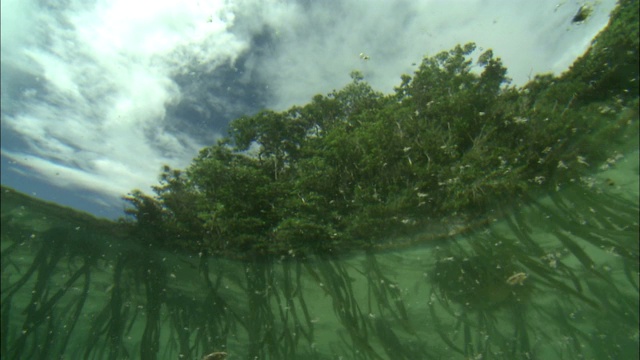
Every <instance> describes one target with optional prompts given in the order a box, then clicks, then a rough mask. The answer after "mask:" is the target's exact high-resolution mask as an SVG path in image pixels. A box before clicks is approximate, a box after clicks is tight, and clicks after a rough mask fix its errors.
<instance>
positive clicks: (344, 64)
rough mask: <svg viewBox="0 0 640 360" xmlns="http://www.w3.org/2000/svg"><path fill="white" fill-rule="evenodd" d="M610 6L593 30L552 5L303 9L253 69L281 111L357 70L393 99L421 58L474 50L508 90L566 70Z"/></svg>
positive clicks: (389, 4) (597, 14) (600, 8)
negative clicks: (490, 53) (501, 74)
mask: <svg viewBox="0 0 640 360" xmlns="http://www.w3.org/2000/svg"><path fill="white" fill-rule="evenodd" d="M614 5H615V0H605V1H601V2H599V3H598V5H594V6H596V9H595V11H594V15H593V16H592V17H591V18H590V19H589V21H587V22H586V23H585V24H582V25H572V24H571V18H572V17H573V15H574V14H575V12H576V11H577V9H578V8H579V6H580V5H579V4H574V3H570V2H566V1H560V2H558V1H556V0H544V1H533V2H532V1H529V2H527V1H502V0H489V1H480V0H467V1H454V2H451V1H444V0H431V1H405V0H396V1H385V0H372V1H357V0H350V1H349V0H348V1H339V2H334V3H332V4H331V6H328V5H327V4H326V3H325V2H309V5H307V6H304V7H300V8H299V9H298V12H297V13H296V16H295V17H294V18H291V19H287V20H288V21H286V22H282V23H281V24H280V25H274V27H273V28H272V29H271V38H272V39H273V44H272V45H271V46H272V48H273V49H272V50H271V51H270V53H269V54H268V55H266V56H263V57H262V58H261V59H260V61H259V63H260V68H261V69H262V70H261V75H262V76H263V79H264V82H265V83H266V84H268V86H269V89H270V90H271V92H272V98H271V103H270V105H272V106H273V107H276V108H279V109H284V108H287V107H289V106H291V105H292V104H303V103H306V102H308V101H309V99H310V98H311V97H312V96H313V95H315V94H317V93H327V92H330V91H332V90H333V89H336V88H340V87H342V86H343V85H344V84H345V83H347V82H348V81H350V80H349V77H348V74H349V73H350V71H352V70H354V69H358V70H361V71H362V72H363V74H364V75H365V80H367V81H368V82H369V83H370V84H371V85H372V86H373V87H374V88H375V89H378V90H381V91H383V92H385V93H389V92H392V91H393V87H394V86H397V85H398V84H399V81H400V75H401V74H403V73H407V74H412V73H413V71H415V69H417V67H416V66H412V63H418V64H419V63H420V61H421V60H422V58H423V56H425V55H428V56H430V55H435V54H436V53H438V52H440V51H443V50H449V49H451V48H452V47H454V46H455V45H456V44H464V43H467V42H470V41H473V42H475V43H476V44H477V45H478V47H479V48H484V49H488V48H492V49H493V50H494V54H495V55H496V56H499V57H501V58H502V60H503V62H504V63H505V65H506V66H507V67H508V69H509V76H510V77H511V78H512V79H513V82H514V84H519V85H523V84H524V83H525V82H526V81H527V80H528V78H529V75H530V74H531V75H535V74H536V73H546V72H555V73H559V72H562V71H565V70H566V69H567V67H568V66H569V65H570V64H571V63H572V62H573V61H574V60H575V58H576V57H577V56H579V55H581V54H582V53H583V52H584V51H585V50H586V48H587V47H588V45H589V43H590V41H591V39H592V38H593V36H595V34H596V33H597V32H598V31H600V29H601V28H602V27H604V26H605V25H606V23H607V21H608V14H609V12H610V11H611V9H612V8H613V7H614ZM360 53H365V54H366V55H368V56H369V60H367V61H364V60H362V59H361V58H360V57H359V54H360Z"/></svg>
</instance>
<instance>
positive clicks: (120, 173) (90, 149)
mask: <svg viewBox="0 0 640 360" xmlns="http://www.w3.org/2000/svg"><path fill="white" fill-rule="evenodd" d="M2 5H3V9H2V10H3V11H2V13H3V22H2V25H3V29H2V33H3V38H2V61H3V78H2V85H3V86H2V87H3V102H2V125H3V130H7V131H10V132H11V133H12V134H13V136H15V137H18V138H20V139H21V140H23V142H24V143H26V144H27V145H28V147H27V148H14V149H7V148H6V147H5V146H4V144H3V156H6V157H8V158H11V159H13V160H14V161H16V162H18V163H20V164H22V165H26V166H28V167H29V168H30V169H31V170H32V171H33V174H32V175H34V176H39V177H41V178H44V179H48V180H49V181H51V182H52V183H55V184H56V185H59V186H62V187H69V188H78V187H79V188H84V189H89V190H93V191H96V192H100V193H103V194H107V195H109V196H114V197H118V196H121V195H122V194H125V193H127V192H128V191H129V190H131V189H132V188H141V189H144V190H148V189H149V186H150V185H152V184H153V183H154V180H155V179H156V178H157V174H158V172H159V169H160V168H161V165H162V164H165V163H166V164H170V165H171V166H180V167H182V166H185V165H186V164H188V162H189V160H190V159H191V157H192V156H194V155H195V154H196V153H197V150H198V149H199V148H201V147H202V146H204V145H207V144H201V143H198V142H197V141H193V140H194V139H191V138H190V137H189V136H185V134H183V133H181V132H180V131H179V128H180V126H179V124H176V123H174V122H172V119H168V118H167V117H166V109H167V107H168V106H172V105H175V104H177V103H179V102H180V101H181V100H182V95H181V89H180V87H179V86H178V85H177V84H176V82H175V81H174V77H175V76H177V75H179V74H180V73H182V72H184V71H185V69H188V68H192V67H194V66H197V67H198V69H199V70H200V71H203V72H211V71H214V70H215V69H216V68H217V67H219V66H221V65H223V64H227V63H230V62H233V61H234V60H235V59H236V58H237V57H238V56H239V55H240V54H241V53H242V52H243V51H245V50H246V48H247V46H248V44H249V42H248V39H242V38H239V37H238V36H236V35H234V34H233V33H232V32H230V31H229V29H230V27H232V26H233V24H234V15H233V6H227V5H225V4H223V3H220V2H209V3H206V2H202V3H201V2H199V1H192V2H175V1H139V2H131V1H121V0H118V1H112V0H108V1H98V2H96V3H93V4H89V3H87V2H84V1H77V2H70V3H69V5H68V6H66V7H64V8H51V7H45V6H44V5H37V4H36V3H35V2H29V1H15V0H14V1H10V0H8V1H7V2H5V1H3V3H2ZM9 12H10V13H11V16H8V15H7V16H5V14H6V13H9ZM5 18H10V19H16V18H17V19H28V20H24V21H23V20H19V21H14V22H13V23H7V24H5V21H4V20H5ZM6 34H11V36H5V35H6ZM5 38H6V39H7V41H5ZM5 61H6V62H5ZM5 72H6V73H9V74H12V75H11V76H9V77H8V78H7V79H5V76H4V75H5ZM17 87H21V88H22V90H21V91H18V90H15V89H16V88H17ZM5 89H10V90H9V91H7V93H9V95H8V96H9V98H6V99H5V91H4V90H5ZM5 100H7V101H6V102H5ZM5 104H11V106H9V105H7V106H5ZM52 173H56V174H57V176H55V177H50V176H51V174H52Z"/></svg>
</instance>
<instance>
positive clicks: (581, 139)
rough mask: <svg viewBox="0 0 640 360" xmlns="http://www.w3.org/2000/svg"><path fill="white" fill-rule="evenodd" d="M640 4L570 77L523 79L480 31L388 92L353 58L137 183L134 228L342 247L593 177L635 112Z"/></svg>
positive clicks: (273, 249)
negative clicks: (314, 89)
mask: <svg viewBox="0 0 640 360" xmlns="http://www.w3.org/2000/svg"><path fill="white" fill-rule="evenodd" d="M637 7H638V3H637V1H626V2H621V4H620V6H619V7H618V9H617V10H616V12H614V16H613V18H614V19H616V18H620V19H622V21H612V25H610V26H609V27H608V29H607V30H606V31H604V32H603V33H602V34H601V35H600V36H599V37H597V39H596V40H595V42H594V45H593V46H592V47H591V49H590V50H589V51H588V52H587V53H586V54H585V55H584V56H583V57H582V58H580V59H579V60H578V61H576V63H575V64H574V66H573V67H572V69H571V70H570V71H569V72H567V73H566V74H564V75H562V76H560V77H554V76H551V75H539V76H536V77H535V78H534V79H533V80H532V81H530V82H529V83H528V84H526V85H525V86H524V87H513V86H509V85H508V84H509V79H508V78H507V77H506V74H507V69H506V68H505V67H504V66H503V64H502V62H501V61H500V59H499V58H496V57H495V56H494V54H493V52H492V51H491V50H488V51H485V52H484V53H482V54H480V55H479V56H478V58H477V60H475V61H474V56H473V54H474V51H475V49H476V46H475V44H473V43H469V44H466V45H464V46H456V47H455V48H454V49H452V50H450V51H445V52H441V53H439V54H437V55H435V56H432V57H425V58H424V59H423V61H422V63H421V65H420V67H419V69H418V70H417V71H416V72H415V74H414V75H413V76H409V75H403V76H402V79H401V83H400V85H399V86H398V87H397V88H396V89H395V93H393V94H390V95H383V94H381V93H379V92H376V91H374V90H373V89H372V88H371V86H369V84H367V83H366V81H364V79H363V76H362V74H360V73H359V72H353V73H352V74H351V76H352V82H351V83H350V84H348V85H347V86H346V87H344V88H343V89H341V90H339V91H333V92H332V93H330V94H328V95H326V96H323V95H316V96H315V97H313V99H312V101H311V102H310V103H308V104H306V105H304V106H294V107H292V108H290V109H289V110H286V111H282V112H275V111H270V110H265V111H261V112H259V113H258V114H255V115H253V116H245V117H241V118H239V119H236V120H234V121H233V122H232V123H231V124H230V128H229V132H228V137H227V138H225V139H223V140H221V141H219V142H218V143H217V144H215V145H213V146H210V147H207V148H204V149H202V150H201V151H200V153H199V155H198V156H197V157H196V158H195V159H194V161H193V163H192V164H191V165H190V166H189V167H188V168H187V169H186V170H184V171H181V170H175V169H170V168H169V167H165V169H164V171H163V173H162V176H161V182H160V185H159V186H157V187H155V192H156V195H155V196H154V197H151V196H147V195H145V194H143V193H141V192H139V191H134V192H133V193H132V194H130V195H129V196H128V197H126V199H127V200H128V201H129V202H130V203H131V204H132V205H133V208H131V209H129V210H127V211H128V214H130V215H132V216H133V217H135V219H136V221H135V223H134V226H133V228H134V231H135V232H136V235H137V236H138V237H139V238H140V239H142V240H143V241H148V242H149V243H150V244H159V245H163V246H169V247H174V248H180V249H189V250H195V251H199V252H205V253H224V254H228V255H229V254H235V255H242V256H254V255H259V254H290V255H296V254H299V253H305V252H308V251H312V252H336V251H339V252H342V251H345V250H348V249H354V248H367V247H370V246H375V245H376V244H380V243H382V242H386V241H387V240H388V239H390V238H393V237H397V236H402V235H403V234H410V233H415V232H416V231H418V230H419V229H422V228H424V227H425V226H426V225H428V224H430V223H434V222H437V221H442V220H443V219H445V220H446V219H462V220H468V219H474V218H477V217H478V216H483V214H486V213H487V211H488V210H490V209H491V208H492V206H493V205H495V204H498V203H502V204H504V203H505V202H509V201H512V200H513V199H514V198H517V197H518V196H519V195H521V194H524V193H530V192H531V191H535V190H536V189H557V188H559V187H561V186H563V184H564V183H566V182H569V181H579V179H580V176H581V174H584V173H585V171H593V170H594V169H595V167H596V166H597V164H600V163H602V162H603V161H607V160H609V161H610V162H611V161H612V156H613V157H614V156H615V154H612V153H608V152H607V148H612V147H613V146H615V143H614V142H615V141H616V139H621V138H622V137H621V136H620V134H621V133H623V132H624V131H627V129H628V127H629V126H628V125H629V124H633V123H634V122H635V119H636V118H637V108H638V92H637V91H638V90H637V79H638V69H637V64H638V46H637V42H638V40H637V38H638V37H637V36H635V37H634V36H629V33H628V31H627V30H629V29H627V28H626V26H627V25H626V23H625V21H627V20H628V19H627V18H628V17H629V16H633V17H634V19H635V24H637ZM625 19H626V20H625ZM631 30H633V31H635V34H636V35H637V28H636V29H631ZM633 31H632V32H633ZM632 64H635V65H632ZM622 77H624V78H622ZM634 81H635V83H634ZM634 109H635V110H634ZM629 119H632V120H629ZM613 161H615V159H614V160H613Z"/></svg>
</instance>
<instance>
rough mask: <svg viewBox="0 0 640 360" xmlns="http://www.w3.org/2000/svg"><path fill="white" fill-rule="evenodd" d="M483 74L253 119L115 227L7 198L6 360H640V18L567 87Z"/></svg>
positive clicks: (585, 62)
mask: <svg viewBox="0 0 640 360" xmlns="http://www.w3.org/2000/svg"><path fill="white" fill-rule="evenodd" d="M474 51H475V45H474V44H471V43H470V44H466V45H464V46H457V47H455V48H454V49H452V50H450V51H446V52H442V53H440V54H437V55H435V56H432V57H425V58H424V59H423V61H422V64H421V65H420V67H419V69H418V70H417V71H416V73H415V74H413V76H408V75H406V76H403V77H402V81H401V84H400V85H399V86H398V87H397V88H396V92H395V93H394V94H391V95H382V94H380V93H377V92H375V91H374V90H373V89H372V88H371V87H370V86H369V85H368V84H367V83H366V82H365V81H364V79H363V77H362V76H361V74H359V73H357V72H354V73H353V74H352V79H353V81H352V83H351V84H349V85H347V86H346V87H345V88H344V89H342V90H339V91H334V92H333V93H331V94H329V95H326V96H323V95H317V96H315V97H314V98H313V100H312V101H311V102H310V103H309V104H307V105H305V106H302V107H294V108H292V109H289V110H287V111H283V112H273V111H263V112H260V113H258V114H255V115H253V116H246V117H242V118H240V119H237V120H236V121H234V122H233V123H232V124H231V127H230V130H229V137H228V138H227V139H224V140H222V141H220V142H219V143H217V144H215V145H213V146H210V147H207V148H205V149H203V150H202V151H201V152H200V154H199V156H198V157H197V158H196V159H194V161H193V163H192V164H191V166H189V167H188V168H187V169H185V170H177V169H170V168H168V167H167V168H165V169H164V171H163V173H162V174H161V181H160V184H159V185H158V186H157V187H156V188H155V190H156V193H155V195H153V196H150V195H146V194H143V193H142V192H139V191H133V192H132V193H131V194H130V195H128V196H127V199H128V201H129V202H130V204H131V208H130V209H128V210H127V213H128V215H129V217H128V218H127V219H122V220H121V221H119V222H117V223H111V224H104V223H98V222H94V221H93V220H91V219H87V218H81V217H76V216H62V214H64V212H63V211H61V210H60V209H56V208H52V207H51V206H41V205H38V204H37V203H35V202H32V201H31V200H28V199H27V198H24V197H20V196H19V195H18V194H16V193H15V192H13V191H12V190H10V189H6V188H3V189H2V204H3V206H2V227H1V229H0V231H1V235H2V261H1V264H2V285H1V286H2V292H1V296H2V304H1V321H0V326H1V332H0V337H1V346H0V357H2V358H3V359H62V358H79V359H114V360H115V359H145V360H146V359H149V360H155V359H172V360H174V359H203V358H204V359H211V358H214V359H215V358H216V357H217V358H228V359H229V360H232V359H300V358H304V359H339V358H342V359H394V360H395V359H406V360H413V359H545V360H546V359H623V358H624V359H627V358H637V357H638V356H639V354H638V344H639V333H638V324H639V321H640V320H639V319H640V314H639V310H638V309H639V307H638V305H639V304H638V291H639V282H638V274H639V272H640V266H639V262H638V258H639V255H640V250H639V243H638V236H639V226H638V218H639V216H640V209H639V204H638V199H637V194H636V195H633V194H629V192H633V191H634V190H633V187H634V186H635V187H637V177H636V178H633V179H631V180H632V181H634V183H633V184H631V185H630V184H625V183H620V180H619V178H617V177H613V176H610V175H609V171H614V170H616V169H617V167H618V166H621V165H620V164H621V163H623V162H624V161H628V160H629V159H630V158H631V157H634V156H635V157H637V149H638V105H639V104H638V83H637V82H638V2H637V1H621V2H620V4H619V6H618V7H617V8H616V10H615V11H614V12H613V13H612V17H611V22H610V24H609V26H608V27H607V28H606V29H605V30H604V31H603V32H602V33H601V34H600V35H598V37H597V38H596V39H595V41H594V43H593V45H592V46H591V48H590V49H589V51H588V52H587V53H586V54H585V55H584V56H583V57H581V58H580V59H578V60H577V61H576V62H575V63H574V65H573V66H572V68H571V69H570V70H569V71H568V72H566V73H565V74H562V75H561V76H558V77H554V76H551V75H539V76H537V77H535V78H534V79H533V80H532V81H531V82H530V83H528V84H527V85H525V86H524V87H521V88H516V87H511V86H509V85H508V78H507V77H506V74H507V69H506V68H504V66H503V65H502V63H501V62H500V60H499V58H496V57H494V54H493V53H492V52H491V51H490V50H489V51H486V52H484V53H483V54H480V55H479V56H478V57H477V60H475V61H474V60H473V59H474V54H475V53H474ZM473 69H475V70H473ZM476 70H477V71H476ZM634 151H635V152H634ZM630 153H631V154H632V155H629V154H630ZM636 161H637V158H636ZM635 164H636V165H634V166H636V168H635V169H634V171H636V175H637V162H636V163H635ZM630 189H631V190H630ZM621 190H622V191H621ZM635 191H637V190H635Z"/></svg>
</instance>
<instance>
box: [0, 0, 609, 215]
mask: <svg viewBox="0 0 640 360" xmlns="http://www.w3.org/2000/svg"><path fill="white" fill-rule="evenodd" d="M584 4H589V5H590V6H592V7H593V8H594V13H593V15H592V16H591V17H590V18H589V19H588V21H586V22H585V23H583V24H572V23H571V19H572V18H573V16H574V14H575V13H576V12H577V11H578V9H579V8H580V6H581V5H584ZM614 5H615V0H602V1H598V2H584V1H569V0H561V1H548V0H538V1H530V0H457V1H451V0H425V1H417V0H414V1H405V0H367V1H365V0H344V1H338V0H327V1H319V0H318V1H311V0H309V1H285V0H280V1H276V0H273V1H269V0H225V1H205V0H193V1H190V0H182V1H169V0H154V1H146V0H144V1H143V0H97V1H93V2H92V1H88V0H69V1H65V2H59V4H57V5H50V4H49V5H47V4H44V3H43V2H39V1H35V0H3V1H2V3H1V6H2V9H1V14H2V19H1V24H2V32H1V34H2V38H1V46H2V58H1V60H2V61H1V70H2V77H1V82H2V93H1V94H2V95H1V96H2V98H1V111H0V112H1V121H2V139H1V140H2V156H1V165H2V184H3V185H6V186H10V187H14V188H16V189H17V190H19V191H22V192H25V193H27V194H32V195H35V196H36V197H39V198H42V199H45V200H48V201H55V202H57V203H59V204H62V205H66V206H72V207H75V208H77V209H81V210H85V211H88V212H91V213H93V214H96V215H98V216H101V217H109V218H115V217H118V216H121V215H122V209H123V203H122V201H121V200H120V197H121V196H123V195H125V194H126V193H128V192H129V191H131V190H132V189H141V190H143V191H145V192H151V190H150V187H151V186H152V185H156V184H157V179H158V175H159V172H160V169H161V167H162V165H163V164H168V165H170V166H171V167H175V168H184V167H186V166H187V165H188V164H189V163H190V161H191V159H192V158H193V157H194V156H195V155H196V154H197V152H198V150H199V149H200V148H202V147H204V146H207V145H210V144H212V143H213V142H214V141H215V140H216V139H217V138H219V137H220V136H221V135H222V134H223V132H224V130H225V128H226V126H227V124H228V122H229V121H230V120H232V119H234V118H236V117H239V116H241V115H244V114H251V113H254V112H255V111H257V110H259V109H263V108H271V109H276V110H284V109H286V108H288V107H290V106H292V105H295V104H300V105H301V104H304V103H306V102H308V101H309V100H310V99H311V97H312V96H313V95H315V94H326V93H328V92H331V91H332V90H333V89H339V88H341V87H342V86H344V85H345V84H346V83H348V82H349V81H350V78H349V73H350V72H351V71H352V70H360V71H361V72H362V73H363V74H364V76H365V80H367V81H368V82H369V83H370V84H371V85H372V86H373V87H374V88H375V89H376V90H379V91H382V92H384V93H390V92H392V91H393V87H394V86H397V85H398V84H399V79H400V75H401V74H405V73H406V74H412V73H413V71H414V70H415V69H416V66H415V65H413V64H416V63H417V64H419V63H420V61H421V59H422V57H423V56H425V55H434V54H435V53H437V52H439V51H442V50H448V49H450V48H452V47H453V46H455V45H456V44H459V43H466V42H469V41H473V42H475V43H476V44H477V45H478V47H479V48H480V49H488V48H491V49H493V50H494V54H495V55H496V56H499V57H501V58H502V60H503V62H504V63H505V65H506V66H507V67H508V69H509V74H508V76H510V77H511V78H512V79H513V84H516V85H522V84H524V83H526V81H527V80H528V78H529V77H532V76H533V75H535V74H537V73H548V72H552V73H555V74H559V73H561V72H563V71H565V70H566V69H567V68H568V66H569V65H570V64H571V63H572V62H573V61H574V60H575V58H576V57H577V56H579V55H581V54H582V53H583V52H584V51H585V50H586V49H587V47H588V45H589V43H590V41H591V39H593V37H594V36H595V35H596V34H597V33H598V32H599V31H600V30H601V29H602V28H603V27H604V26H605V25H606V23H607V21H608V15H609V13H610V11H611V9H612V8H613V7H614ZM361 53H364V54H366V55H367V56H368V57H369V60H367V61H364V60H363V59H362V58H361V57H360V54H361Z"/></svg>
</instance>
